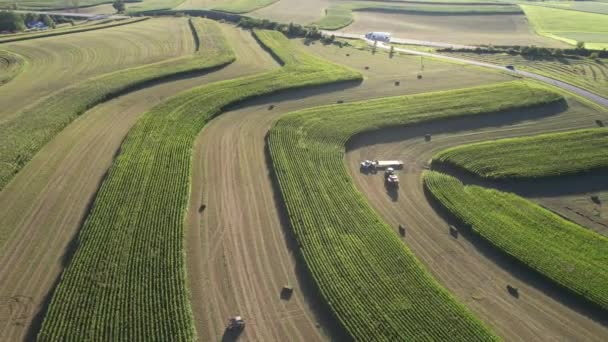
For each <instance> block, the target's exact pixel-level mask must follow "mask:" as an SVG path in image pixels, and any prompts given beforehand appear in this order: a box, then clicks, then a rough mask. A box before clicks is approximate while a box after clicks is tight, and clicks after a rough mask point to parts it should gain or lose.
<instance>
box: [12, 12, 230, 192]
mask: <svg viewBox="0 0 608 342" xmlns="http://www.w3.org/2000/svg"><path fill="white" fill-rule="evenodd" d="M192 27H193V29H194V30H195V32H196V33H197V35H198V37H199V38H198V39H199V41H200V49H199V51H198V52H197V53H196V54H194V55H191V56H186V57H182V58H175V59H170V60H168V61H164V62H159V63H154V64H149V65H144V66H142V67H135V68H130V69H126V70H120V71H117V72H113V73H109V74H105V75H102V76H98V77H94V78H91V79H89V80H86V81H84V82H81V83H76V84H75V85H73V86H69V87H66V88H64V89H62V90H60V91H59V92H56V93H53V94H52V95H50V96H48V97H45V98H43V99H42V100H40V101H39V102H38V103H37V105H35V106H33V107H30V108H28V109H26V110H24V111H23V112H22V113H21V115H19V116H17V117H16V118H14V119H12V120H8V121H6V122H4V123H1V124H0V135H2V136H4V137H6V139H2V140H1V141H0V151H2V153H1V154H0V165H2V166H3V167H2V168H1V169H0V189H2V188H3V187H4V186H5V185H6V184H7V183H8V182H9V181H10V180H11V179H12V177H13V176H14V175H15V174H16V173H17V172H19V170H20V169H21V168H22V167H23V166H24V165H25V164H26V163H27V162H28V161H29V160H30V159H31V158H32V157H33V156H34V154H36V152H38V150H39V149H40V148H41V147H42V146H43V145H44V144H46V143H47V142H48V141H50V140H51V139H52V138H53V137H54V136H55V135H56V134H57V133H59V132H60V131H61V130H62V129H63V128H64V127H65V126H67V125H68V124H69V123H70V122H72V121H73V120H74V119H75V118H76V117H78V115H80V114H82V113H84V112H85V111H86V110H87V109H89V108H91V107H93V106H95V105H96V104H98V103H100V102H103V101H104V100H106V99H107V98H109V97H112V96H115V95H118V94H121V93H124V92H126V91H128V90H129V89H132V88H134V87H136V86H138V85H142V84H145V83H147V82H150V81H152V80H158V79H161V78H164V77H168V76H173V75H178V74H183V73H188V72H194V71H202V70H205V69H209V68H212V67H216V66H220V65H223V64H226V63H230V62H231V61H232V60H233V58H234V57H233V55H232V53H231V52H230V50H229V49H228V48H227V43H226V42H225V41H224V39H223V36H222V35H221V33H220V29H219V28H218V27H217V24H215V23H214V22H212V21H208V20H199V19H193V20H192Z"/></svg>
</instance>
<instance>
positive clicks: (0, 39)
mask: <svg viewBox="0 0 608 342" xmlns="http://www.w3.org/2000/svg"><path fill="white" fill-rule="evenodd" d="M148 19H150V18H149V17H142V18H132V19H123V20H118V21H113V22H110V23H107V24H99V25H87V26H83V27H78V26H77V27H73V28H72V27H70V28H66V29H54V30H49V31H45V32H36V33H27V34H13V35H6V36H0V44H3V43H11V42H18V41H22V40H30V39H37V38H46V37H55V36H62V35H65V34H72V33H79V32H87V31H94V30H101V29H105V28H110V27H117V26H123V25H128V24H134V23H138V22H141V21H144V20H148Z"/></svg>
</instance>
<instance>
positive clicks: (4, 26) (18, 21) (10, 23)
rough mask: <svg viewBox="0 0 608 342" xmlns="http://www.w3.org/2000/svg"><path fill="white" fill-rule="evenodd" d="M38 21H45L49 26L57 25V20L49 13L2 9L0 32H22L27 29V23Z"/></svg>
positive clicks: (0, 13)
mask: <svg viewBox="0 0 608 342" xmlns="http://www.w3.org/2000/svg"><path fill="white" fill-rule="evenodd" d="M37 21H41V22H43V23H44V24H45V25H46V26H47V27H50V28H54V27H55V21H54V20H53V18H51V17H50V16H49V15H47V14H42V15H39V14H35V13H26V14H20V13H15V12H11V11H2V12H0V32H21V31H23V30H25V28H26V24H29V23H34V22H37Z"/></svg>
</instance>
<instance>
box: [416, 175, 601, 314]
mask: <svg viewBox="0 0 608 342" xmlns="http://www.w3.org/2000/svg"><path fill="white" fill-rule="evenodd" d="M423 181H424V186H425V188H426V189H428V190H429V192H430V193H431V194H432V195H433V197H434V198H435V199H436V200H438V202H439V203H441V205H442V206H443V207H444V208H446V209H447V210H448V211H450V212H451V213H452V214H453V215H455V216H456V217H457V218H458V219H460V220H461V221H462V222H464V223H465V224H466V225H467V226H469V227H470V228H471V229H472V231H473V232H475V233H477V234H479V235H480V236H481V237H482V238H484V239H486V240H487V241H489V242H490V243H491V244H492V245H494V246H495V247H496V248H498V249H500V250H502V251H503V252H505V253H507V254H509V255H511V256H513V257H514V258H516V259H517V260H519V261H521V262H522V263H524V264H526V265H528V266H529V267H531V268H532V269H534V270H536V271H538V272H539V273H540V274H542V275H544V276H546V277H547V278H549V279H551V280H553V281H555V282H556V283H558V284H560V285H562V286H564V287H565V288H567V289H569V290H571V291H573V292H574V293H576V294H578V295H580V296H582V297H583V298H585V299H587V300H588V301H590V302H592V303H595V304H597V305H599V306H600V307H602V308H604V309H608V287H607V286H606V284H608V267H606V265H608V238H606V237H604V236H602V235H600V234H598V233H595V232H593V231H590V230H588V229H585V228H584V227H581V226H579V225H577V224H575V223H572V222H570V221H567V220H565V219H563V218H561V217H560V216H558V215H556V214H554V213H552V212H550V211H549V210H547V209H544V208H542V207H540V206H539V205H537V204H534V203H532V202H530V201H528V200H526V199H524V198H521V197H519V196H517V195H514V194H510V193H506V192H501V191H497V190H493V189H484V188H482V187H479V186H465V185H463V184H462V183H461V182H460V181H459V180H458V179H456V178H454V177H452V176H448V175H445V174H442V173H439V172H435V171H427V172H425V173H424V175H423Z"/></svg>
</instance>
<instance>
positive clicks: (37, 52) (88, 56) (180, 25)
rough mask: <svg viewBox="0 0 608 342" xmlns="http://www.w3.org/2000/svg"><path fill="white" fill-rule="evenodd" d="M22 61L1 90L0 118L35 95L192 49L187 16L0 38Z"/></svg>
mask: <svg viewBox="0 0 608 342" xmlns="http://www.w3.org/2000/svg"><path fill="white" fill-rule="evenodd" d="M2 49H4V50H6V51H9V52H13V53H16V54H18V55H20V56H21V57H22V58H23V59H24V60H25V61H26V63H27V67H26V68H24V70H23V71H22V72H21V73H20V74H19V75H18V76H17V77H15V78H14V79H13V80H12V81H11V82H10V83H8V84H6V85H4V86H2V91H1V92H0V103H2V107H1V108H0V122H5V121H7V120H8V119H10V118H12V117H14V116H17V115H19V111H20V110H21V109H23V108H24V107H27V106H29V105H31V104H32V103H33V102H35V101H36V100H38V99H40V98H41V97H44V96H46V95H49V94H50V93H52V92H54V91H57V90H59V89H61V88H63V87H65V86H67V85H69V84H73V83H75V82H80V81H83V80H85V79H87V78H89V77H93V76H97V75H101V74H105V73H108V72H112V71H116V70H120V69H124V68H128V67H132V66H137V65H142V64H148V63H153V62H158V61H162V60H165V59H169V58H173V57H178V56H183V55H187V54H191V53H193V52H194V49H195V46H194V40H193V39H192V32H191V30H190V28H189V26H188V21H187V19H186V18H159V19H150V20H146V21H143V22H139V23H135V24H132V25H131V24H130V25H125V26H119V27H112V28H108V29H103V30H100V31H89V32H82V33H78V34H69V35H65V36H57V37H49V38H43V39H35V40H31V41H21V42H14V43H8V44H3V45H2Z"/></svg>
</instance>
